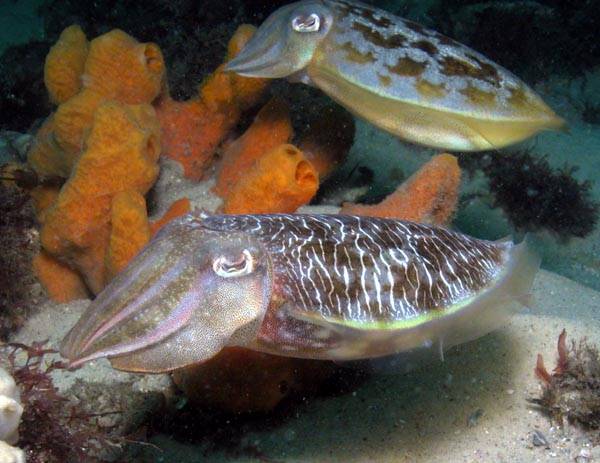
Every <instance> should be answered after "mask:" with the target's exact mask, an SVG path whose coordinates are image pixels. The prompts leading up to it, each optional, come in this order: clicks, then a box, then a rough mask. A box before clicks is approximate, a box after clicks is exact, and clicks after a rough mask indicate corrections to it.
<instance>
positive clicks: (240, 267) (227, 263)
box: [213, 249, 256, 278]
mask: <svg viewBox="0 0 600 463" xmlns="http://www.w3.org/2000/svg"><path fill="white" fill-rule="evenodd" d="M255 267H256V262H255V258H254V256H253V255H252V254H251V253H250V251H248V250H247V249H244V250H243V251H242V253H241V254H240V255H239V256H236V257H232V256H219V257H217V258H216V259H215V260H214V261H213V270H214V272H215V273H216V274H217V275H219V276H220V277H223V278H231V277H239V276H244V275H248V274H250V273H252V272H253V271H254V268H255Z"/></svg>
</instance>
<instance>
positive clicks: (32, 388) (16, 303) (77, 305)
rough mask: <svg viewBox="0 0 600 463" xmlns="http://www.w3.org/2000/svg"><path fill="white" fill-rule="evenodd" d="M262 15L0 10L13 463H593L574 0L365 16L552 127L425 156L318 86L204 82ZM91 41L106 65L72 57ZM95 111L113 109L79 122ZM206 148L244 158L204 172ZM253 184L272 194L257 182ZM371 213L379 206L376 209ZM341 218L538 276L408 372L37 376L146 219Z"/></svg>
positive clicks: (591, 130)
mask: <svg viewBox="0 0 600 463" xmlns="http://www.w3.org/2000/svg"><path fill="white" fill-rule="evenodd" d="M287 3H288V2H286V1H281V0H273V1H267V0H246V1H242V0H233V1H230V2H224V1H216V0H214V1H213V0H195V1H193V0H172V1H163V0H150V1H134V0H97V1H93V2H80V1H75V0H64V1H60V0H28V1H21V0H0V166H2V172H1V174H0V177H1V179H0V336H1V337H2V341H3V342H12V343H21V345H20V346H16V345H13V346H12V347H10V348H8V349H7V351H6V355H4V356H3V357H6V358H5V359H4V358H3V364H4V365H5V366H6V369H7V370H8V371H12V376H13V377H14V379H15V381H16V383H17V385H18V386H19V387H20V388H21V392H20V398H18V399H16V398H15V400H16V401H17V402H20V403H21V404H22V405H23V410H22V413H23V415H22V418H21V425H20V429H19V436H17V437H14V436H13V439H12V440H13V442H9V439H5V440H6V441H7V442H9V443H10V444H14V445H15V446H18V447H20V448H22V449H25V451H26V453H27V456H28V461H34V462H38V461H39V462H44V461H49V462H50V461H144V462H145V461H147V462H154V461H156V462H170V461H183V462H187V461H190V462H195V461H198V462H200V461H264V462H277V461H357V462H363V461H364V462H367V461H377V462H378V461H390V462H391V461H407V462H409V461H494V462H495V461H506V462H512V461H523V462H527V461H577V462H580V463H581V462H590V461H600V450H599V447H598V444H599V443H600V434H598V433H599V431H598V429H599V428H600V366H599V365H600V361H599V360H598V356H597V351H595V350H594V347H592V346H593V345H594V344H596V343H597V342H598V341H599V340H600V331H599V328H600V293H599V292H598V291H600V228H599V226H598V216H599V214H600V40H599V38H600V36H599V34H598V30H599V28H600V1H598V0H573V1H569V2H564V1H554V0H538V1H512V0H510V1H509V0H506V1H502V0H497V1H485V2H483V1H471V0H463V1H457V0H425V1H416V0H415V1H411V0H406V1H400V0H396V1H391V0H387V1H367V2H365V3H367V4H370V5H373V6H376V7H378V8H382V9H385V10H387V11H389V12H391V13H394V14H397V15H398V16H401V17H404V18H407V19H410V20H412V21H415V22H418V23H420V24H422V25H424V26H426V27H428V28H431V29H434V30H436V31H439V32H440V33H442V34H444V35H447V36H449V37H452V38H453V39H455V40H457V41H459V42H461V43H464V44H465V45H468V46H470V47H472V48H474V49H475V50H477V51H478V52H480V53H482V54H483V55H485V56H486V57H487V58H489V59H491V60H492V61H494V62H496V63H498V64H500V65H501V66H503V67H504V68H506V69H508V70H509V71H510V72H512V73H514V74H515V75H516V76H518V77H519V78H521V79H522V80H523V81H524V82H526V83H527V84H528V85H529V86H530V87H531V88H532V89H534V90H535V91H536V92H537V93H538V94H539V95H540V96H541V97H542V99H543V100H544V101H545V102H546V103H547V104H548V105H549V106H550V107H551V108H552V109H553V110H554V111H555V112H556V113H557V114H558V115H559V116H560V117H562V118H563V119H565V120H566V122H567V127H568V128H567V130H565V131H544V132H541V133H539V134H537V135H535V136H534V137H531V138H529V139H527V140H525V141H523V142H520V143H518V144H514V145H512V146H509V147H507V148H501V149H499V150H492V151H484V152H450V154H451V155H449V154H442V153H443V151H444V150H437V149H432V148H426V147H422V146H418V145H415V144H410V143H406V142H403V141H401V140H399V139H398V138H396V137H394V136H393V135H391V134H389V133H387V132H385V131H383V130H381V129H379V128H377V127H375V126H374V125H372V124H370V123H369V122H367V121H365V120H363V119H361V118H357V117H354V116H352V115H351V114H350V113H349V112H348V111H346V110H345V109H344V108H342V107H341V106H339V105H337V104H335V103H333V102H332V100H331V99H330V98H328V97H327V96H326V95H324V94H323V93H322V92H320V91H319V90H318V89H315V88H311V87H308V86H305V85H299V84H294V83H289V82H287V81H286V80H283V79H277V80H275V81H273V82H269V83H266V82H263V81H262V80H261V79H256V82H254V81H246V80H243V79H238V80H235V79H230V78H228V77H226V74H225V73H223V72H222V68H221V67H220V66H221V64H222V63H223V62H224V61H226V60H227V59H229V58H230V57H231V56H234V55H235V54H236V53H238V52H239V50H240V48H241V47H242V46H243V43H245V42H246V41H247V40H248V37H249V36H250V35H251V34H252V33H253V29H252V30H251V29H244V28H240V26H241V25H242V24H251V25H254V26H259V25H260V24H261V23H262V22H263V21H264V19H265V18H266V17H267V16H268V15H269V14H270V13H271V12H273V11H275V10H276V9H277V8H279V7H281V6H283V5H285V4H287ZM74 25H76V26H79V27H71V26H74ZM115 29H119V30H121V31H122V32H119V33H117V34H115V33H114V30H115ZM111 34H112V35H111ZM98 37H104V42H102V43H104V44H105V45H106V48H105V49H103V51H98V54H97V55H96V56H95V59H96V61H95V62H94V63H95V64H90V63H91V53H92V52H91V51H90V50H92V47H91V45H90V44H91V43H92V42H91V41H93V40H94V39H96V38H98ZM97 43H98V44H100V43H101V42H100V41H98V42H97ZM98 49H99V48H98ZM51 50H52V51H51ZM140 50H142V51H140ZM52 53H54V54H55V55H52ZM88 53H89V54H88ZM135 53H143V55H144V57H145V59H146V64H145V67H139V68H138V67H137V66H138V65H139V62H138V60H136V59H133V58H131V56H134V54H135ZM52 56H54V61H52V58H51V57H52ZM135 56H137V55H135ZM86 60H87V61H86ZM129 60H130V61H129ZM48 63H53V65H54V66H55V67H54V68H53V67H52V65H51V64H48ZM116 63H120V64H121V65H123V68H124V69H126V71H123V72H121V71H114V72H113V70H114V69H118V65H117V64H116ZM94 66H95V67H94ZM84 67H85V69H86V73H88V74H89V75H92V74H93V73H97V74H96V76H97V77H98V76H100V77H102V79H99V80H100V81H101V84H100V85H99V88H98V89H95V90H94V92H88V93H87V94H85V91H84V90H81V89H80V88H79V86H78V87H77V88H70V87H69V85H71V84H72V82H79V83H78V84H77V85H80V82H81V81H82V80H84V78H85V77H82V75H83V69H84ZM259 80H261V81H260V82H259ZM49 82H52V83H49ZM107 95H110V96H111V98H114V99H115V101H117V103H115V104H114V105H112V106H110V105H107V106H103V107H102V108H103V110H104V111H105V112H104V113H98V114H97V113H96V112H95V111H97V109H96V108H97V107H99V104H100V103H99V102H100V100H102V101H103V102H104V101H106V100H109V99H110V98H109V96H107ZM127 105H147V106H149V107H151V108H153V109H151V110H150V112H147V111H146V112H145V110H138V109H135V110H133V109H131V108H129V107H127ZM98 111H100V110H98ZM154 111H156V114H155V113H154ZM208 113H210V116H206V114H208ZM51 115H52V116H51ZM92 119H93V120H94V121H104V123H105V126H102V127H101V128H98V129H97V131H96V130H95V129H92ZM94 123H95V122H94ZM98 124H99V123H98ZM98 127H100V125H98ZM94 134H95V136H93V135H94ZM147 134H150V136H149V138H148V135H147ZM88 137H89V138H88ZM136 137H142V138H143V137H147V138H144V140H147V139H148V140H151V142H148V143H149V146H148V147H147V150H146V151H144V150H142V151H139V150H136V148H135V147H133V145H131V146H130V145H128V144H127V143H128V142H129V141H130V140H135V139H137V138H136ZM157 140H160V141H157ZM150 145H152V146H150ZM122 146H127V148H123V150H121V151H119V150H120V149H121V148H120V147H122ZM279 146H285V147H286V149H292V150H293V153H292V154H293V156H295V157H294V158H293V159H294V160H293V161H289V158H288V157H285V159H286V161H285V162H284V161H283V156H284V155H283V154H282V153H283V151H282V150H283V148H282V149H280V150H279V151H277V148H278V147H279ZM94 149H96V150H97V151H98V152H102V154H101V155H99V156H98V157H97V158H95V159H94V160H93V161H90V163H89V164H87V165H86V164H85V163H80V164H79V167H78V169H75V168H74V167H73V166H74V165H75V163H76V159H77V157H78V156H79V154H80V152H82V151H85V150H89V151H90V152H91V151H93V150H94ZM105 152H109V153H113V154H114V156H113V157H110V156H108V155H107V156H104V154H103V153H105ZM228 152H235V153H237V154H235V155H236V156H240V155H239V153H240V152H248V153H254V154H248V155H247V156H254V157H255V159H258V157H259V156H260V155H261V154H264V153H266V152H268V153H269V156H270V157H267V156H265V157H264V161H262V164H261V167H256V168H255V166H251V165H250V164H247V165H233V164H232V165H231V166H229V167H227V162H228V161H227V158H228V154H227V153H228ZM286 152H287V151H286ZM166 153H169V154H166ZM310 153H313V155H314V157H313V158H311V157H310V155H311V154H310ZM315 153H316V154H315ZM232 158H234V156H233V155H232ZM215 159H216V160H217V161H219V162H223V163H225V167H219V169H220V170H215V168H214V166H213V164H212V163H213V162H216V161H215ZM307 159H308V161H310V163H309V164H311V167H310V169H309V168H307V167H306V165H307V164H306V160H307ZM288 164H289V166H288ZM275 165H277V166H279V167H280V168H281V169H282V172H283V173H282V174H281V177H278V178H284V179H285V180H281V181H280V183H278V184H277V185H278V187H281V188H282V191H285V195H286V196H285V198H286V200H285V201H280V200H279V199H278V198H279V197H273V195H270V194H269V191H267V190H268V189H269V188H270V187H265V186H264V185H265V184H268V185H272V183H264V182H267V180H265V178H267V177H268V175H269V172H271V171H272V169H273V166H275ZM240 166H241V167H240ZM251 167H252V169H253V170H251V169H250V168H251ZM285 169H289V171H288V170H285ZM306 169H308V170H306ZM311 169H313V170H311ZM76 170H78V172H77V175H78V176H77V177H76V175H75V174H74V172H75V171H76ZM255 170H256V171H257V172H255ZM223 172H225V173H223ZM290 172H292V173H291V174H290ZM285 175H288V176H290V175H291V177H289V178H288V177H285ZM274 176H275V175H274V174H273V177H274ZM67 179H68V181H69V183H70V184H71V185H74V186H73V187H72V188H71V190H72V191H71V190H70V191H66V190H67V189H66V188H63V186H64V185H66V183H65V182H66V181H67ZM290 179H291V180H290ZM268 181H270V182H272V181H273V180H272V179H271V177H268ZM261 182H263V183H261ZM124 185H125V186H124ZM234 187H237V188H234ZM244 188H245V189H244ZM61 189H62V190H61ZM257 191H258V193H257ZM63 192H64V193H63ZM126 192H127V194H124V193H126ZM67 193H68V195H67ZM282 194H283V193H282ZM391 194H396V195H398V196H397V197H398V198H399V202H400V204H401V206H400V209H401V210H402V212H401V213H400V212H398V211H397V210H396V211H395V212H393V211H392V212H390V210H391V209H389V207H397V206H389V204H388V205H387V206H386V203H384V201H383V200H384V198H386V197H389V196H388V195H391ZM59 195H62V196H59ZM396 204H397V203H396ZM57 205H58V206H57ZM258 205H260V207H258ZM363 205H368V206H373V207H374V208H378V209H372V210H371V211H372V213H373V214H394V213H396V214H401V215H402V217H404V218H408V219H411V220H416V221H429V222H430V223H436V224H445V225H448V226H451V227H452V228H454V229H456V230H459V231H460V232H462V233H465V234H468V235H471V236H474V237H477V238H483V239H489V240H498V239H502V238H504V237H507V236H512V237H514V238H516V239H517V240H521V239H522V238H523V237H524V236H525V235H526V234H529V236H530V238H529V239H530V241H531V242H532V245H533V247H534V249H535V250H536V252H538V253H539V255H540V256H541V257H542V264H541V268H542V269H543V270H542V271H541V272H540V274H539V276H538V279H537V280H536V283H535V285H534V289H533V291H532V292H533V302H532V303H530V304H528V306H529V307H528V308H526V309H525V310H524V312H522V313H520V314H519V315H517V316H515V317H514V320H512V321H511V322H510V324H509V325H508V327H506V328H504V329H502V330H500V331H497V332H494V333H492V334H490V335H488V336H486V337H484V338H482V339H480V340H477V341H474V342H471V343H468V344H466V345H462V346H458V347H456V348H453V349H452V350H450V351H449V352H448V353H446V356H445V359H444V361H443V362H441V361H439V359H438V358H437V357H436V359H435V360H431V361H429V362H424V364H423V365H422V364H421V363H419V362H418V361H417V362H416V364H417V366H414V365H413V359H412V358H411V359H409V360H405V359H404V358H400V359H395V360H392V361H389V362H387V361H382V362H377V361H374V362H367V364H364V365H359V366H356V365H353V366H351V367H348V366H347V365H341V366H340V365H338V364H335V363H333V362H323V363H318V364H315V363H313V362H310V361H305V360H297V359H294V360H289V359H280V358H278V357H272V356H267V355H266V354H248V353H245V352H239V351H232V352H227V353H226V354H224V355H220V357H219V358H218V359H217V360H216V362H212V363H210V364H208V365H205V366H204V367H202V368H200V371H195V372H194V371H191V372H181V373H177V372H176V373H175V374H174V375H173V377H171V376H170V375H155V376H153V375H148V376H144V375H136V374H128V373H123V372H118V371H116V370H112V369H111V368H110V367H109V365H108V363H106V362H104V363H102V362H97V363H96V362H94V364H93V365H88V366H86V367H84V368H82V369H80V370H77V371H74V372H69V371H66V370H64V369H62V367H61V365H60V364H56V365H55V364H54V363H49V362H53V361H58V360H59V358H58V356H57V355H56V354H55V353H54V352H45V351H44V350H43V349H44V348H49V349H55V348H56V347H57V345H58V343H59V341H60V339H61V338H62V337H63V336H64V334H65V333H66V331H68V330H69V329H70V327H71V326H72V325H73V324H74V323H75V321H76V320H77V318H78V316H79V314H80V313H81V311H82V310H83V309H84V308H85V307H86V306H87V300H89V298H91V297H93V296H94V295H96V294H98V293H99V292H100V291H101V289H102V288H103V287H104V285H105V284H106V282H107V281H109V280H110V278H112V277H114V276H115V275H116V274H118V273H119V272H120V271H121V270H122V269H123V268H125V267H126V265H127V262H128V261H129V259H130V258H132V257H133V256H134V255H135V254H136V253H137V251H138V250H139V249H141V247H143V245H144V244H145V243H146V242H148V240H149V239H150V238H151V237H152V236H153V235H154V234H155V233H156V232H157V231H158V230H159V229H160V228H161V227H162V226H163V225H164V224H165V223H167V222H168V221H169V220H171V219H172V218H174V217H177V216H180V215H182V214H184V213H186V212H189V211H190V210H193V209H194V208H197V207H201V208H204V209H207V210H209V211H214V210H217V209H218V208H221V209H220V210H224V211H225V212H228V213H255V212H270V211H271V210H272V211H273V212H279V211H281V212H294V211H295V210H297V209H298V208H299V207H300V208H302V209H300V210H301V211H312V210H318V211H321V210H323V211H325V212H338V211H339V210H340V207H342V209H341V210H342V212H344V211H353V209H352V208H353V207H355V206H356V207H358V209H354V211H355V213H359V214H363V213H364V214H367V213H368V212H367V211H368V209H364V208H363V209H361V207H363ZM63 206H64V207H63ZM53 208H54V209H53ZM270 208H271V209H270ZM311 208H313V209H311ZM344 208H345V209H344ZM57 210H60V211H59V212H56V211H57ZM49 211H50V212H49ZM53 211H54V212H53ZM50 235H52V236H53V237H55V238H54V239H51V238H46V239H45V240H44V236H46V237H49V236H50ZM40 237H41V241H40ZM101 242H102V243H104V244H102V245H100V244H99V243H101ZM65 243H67V244H65ZM57 256H59V257H58V258H57ZM65 262H68V264H65ZM563 329H566V332H567V336H568V337H567V342H566V344H565V341H564V337H563V338H562V344H561V342H559V341H558V339H559V335H560V334H561V332H562V331H563ZM584 338H587V341H580V340H582V339H584ZM572 340H576V341H574V344H573V346H571V341H572ZM42 341H49V343H48V344H38V343H41V342H42ZM557 342H558V354H557ZM565 345H566V346H568V348H567V347H565ZM565 349H566V350H568V353H567V352H566V350H565ZM561 352H562V353H561ZM538 353H541V354H543V358H544V359H545V360H546V365H547V366H548V370H549V371H552V372H553V373H552V375H550V374H549V373H547V371H546V370H545V367H544V366H543V364H542V365H541V367H540V364H539V363H536V362H538V358H537V354H538ZM436 355H437V352H436ZM557 355H558V363H557V366H556V370H552V369H553V368H554V367H553V365H554V359H555V357H557ZM565 356H570V357H569V358H570V359H571V361H570V364H569V362H566V361H564V362H563V360H564V358H567V357H565ZM27 358H28V359H30V360H29V363H27V361H26V360H25V359H27ZM561 362H563V363H561ZM567 364H569V367H568V368H567V366H566V365H567ZM49 365H50V366H49ZM407 365H408V366H407ZM534 368H535V369H536V373H535V374H534ZM544 371H545V372H546V375H547V376H544ZM536 375H537V376H536ZM556 375H558V376H556ZM561 375H562V376H561ZM567 376H568V378H569V379H568V380H567V379H565V378H566V377H567ZM173 380H174V383H173ZM54 387H56V388H57V389H56V391H55V392H52V394H47V393H46V392H44V391H47V390H48V389H52V390H53V388H54ZM573 390H575V391H579V392H577V393H576V394H575V393H573V392H572V391H573ZM63 404H68V405H63ZM568 411H570V412H571V414H569V412H568ZM73 417H75V418H73ZM1 421H2V419H1V418H0V422H1ZM17 422H18V420H17ZM41 423H43V425H42V424H41ZM559 424H562V426H559ZM46 430H47V431H46ZM0 455H1V452H0ZM442 459H443V460H442ZM0 461H3V460H1V459H0ZM6 461H10V460H6ZM15 461H17V460H15Z"/></svg>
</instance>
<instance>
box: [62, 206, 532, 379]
mask: <svg viewBox="0 0 600 463" xmlns="http://www.w3.org/2000/svg"><path fill="white" fill-rule="evenodd" d="M538 265H539V260H538V259H537V258H536V257H535V256H534V255H532V253H531V252H530V251H529V250H528V248H527V247H526V244H525V242H523V243H520V244H518V245H516V244H514V243H512V242H511V241H507V240H505V241H499V242H491V241H485V240H480V239H475V238H471V237H469V236H466V235H463V234H460V233H457V232H454V231H449V230H447V229H444V228H436V227H433V226H428V225H423V224H418V223H413V222H407V221H402V220H392V219H383V218H373V217H359V216H343V215H302V214H298V215H285V214H273V215H213V216H209V215H205V214H196V213H192V214H188V215H186V216H183V217H181V218H179V219H176V220H174V221H173V222H171V223H170V224H169V225H167V226H166V227H164V228H163V229H162V230H161V231H160V232H159V233H158V234H157V235H156V236H155V237H154V238H153V239H152V241H151V242H150V243H149V244H148V246H147V247H146V248H144V249H143V250H142V252H141V253H140V254H138V256H136V257H135V258H134V260H133V261H132V263H131V264H130V265H129V266H128V267H127V268H126V269H125V270H124V271H123V272H122V273H120V274H119V275H118V276H117V277H116V278H115V279H114V280H113V281H112V282H111V283H110V284H109V285H108V286H107V287H106V288H105V289H104V291H102V292H101V293H100V294H99V295H98V297H97V298H96V299H95V300H94V301H93V302H92V303H91V304H90V306H89V307H88V308H87V310H86V311H85V313H84V314H83V316H82V317H81V319H80V320H79V321H78V323H77V324H76V325H75V327H74V328H73V329H72V330H71V331H70V332H69V334H68V335H67V336H66V338H65V339H64V341H63V344H62V347H61V353H62V355H63V356H64V357H66V358H68V359H69V360H70V365H71V366H72V367H76V366H78V365H81V364H82V363H84V362H87V361H89V360H93V359H97V358H101V357H108V358H109V360H110V361H111V363H112V365H113V366H114V367H115V368H118V369H123V370H128V371H138V372H162V371H170V370H173V369H176V368H180V367H184V366H186V365H190V364H194V363H196V362H203V361H206V360H208V359H210V358H211V357H213V356H214V355H216V354H217V353H218V352H219V351H220V350H221V349H222V348H224V347H225V346H242V347H245V348H248V349H253V350H256V351H260V352H267V353H271V354H277V355H283V356H291V357H300V358H312V359H330V360H340V361H344V360H354V359H364V358H375V357H380V356H385V355H388V354H393V353H399V352H407V351H411V350H414V349H419V348H423V347H425V348H429V347H431V348H440V349H443V348H446V347H449V346H452V345H455V344H457V343H461V342H464V341H467V340H470V339H474V338H476V337H478V336H481V335H483V334H485V333H488V332H489V331H491V330H493V329H495V328H497V327H498V326H499V325H500V324H502V323H503V322H504V321H505V320H506V318H507V316H508V315H509V314H510V313H511V311H512V310H513V309H514V306H515V304H514V303H513V302H514V300H519V299H520V298H521V297H523V296H525V295H527V294H528V293H529V291H530V288H531V285H532V281H533V278H534V276H535V273H536V271H537V268H538Z"/></svg>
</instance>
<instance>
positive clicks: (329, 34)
mask: <svg viewBox="0 0 600 463" xmlns="http://www.w3.org/2000/svg"><path fill="white" fill-rule="evenodd" d="M226 70H229V71H232V72H236V73H239V74H241V75H245V76H252V77H263V78H264V77H266V78H281V77H288V78H290V79H291V80H294V81H300V82H304V83H306V84H309V85H314V86H316V87H318V88H320V89H321V90H323V91H324V92H325V93H327V94H328V95H329V96H330V97H331V98H333V99H334V100H336V101H337V102H338V103H340V104H342V105H343V106H345V107H346V108H348V109H349V110H351V111H353V112H354V113H355V114H356V115H358V116H361V117H363V118H365V119H367V120H368V121H370V122H371V123H373V124H375V125H377V126H378V127H381V128H383V129H385V130H387V131H389V132H391V133H393V134H395V135H397V136H399V137H401V138H404V139H406V140H409V141H413V142H416V143H420V144H424V145H428V146H433V147H437V148H442V149H455V150H465V151H474V150H483V149H492V148H499V147H502V146H506V145H509V144H511V143H515V142H518V141H520V140H523V139H525V138H527V137H529V136H531V135H534V134H535V133H537V132H539V131H540V130H545V129H557V128H560V127H562V126H563V125H564V121H563V120H562V119H561V118H559V117H558V116H556V114H555V113H554V112H553V111H552V109H550V108H549V107H548V106H547V105H546V104H545V103H544V102H543V101H542V100H541V98H540V97H539V96H537V95H536V94H535V92H533V91H532V90H531V89H530V88H529V87H528V86H527V85H526V84H525V83H523V82H522V81H521V80H520V79H518V78H517V77H515V76H514V75H513V74H511V73H510V72H509V71H507V70H506V69H504V68H502V67H501V66H499V65H497V64H495V63H494V62H492V61H490V60H489V59H487V58H486V57H485V56H483V55H481V54H480V53H477V52H476V51H475V50H472V49H470V48H468V47H466V46H465V45H462V44H460V43H458V42H456V41H454V40H452V39H450V38H448V37H445V36H443V35H441V34H439V33H437V32H435V31H432V30H429V29H426V28H424V27H423V26H421V25H419V24H417V23H414V22H411V21H408V20H406V19H402V18H399V17H397V16H394V15H392V14H390V13H388V12H386V11H384V10H380V9H377V8H374V7H371V6H368V5H364V4H361V3H358V2H350V1H347V0H304V1H301V2H297V3H292V4H290V5H286V6H284V7H282V8H280V9H279V10H277V11H275V12H274V13H273V14H272V15H271V16H270V17H269V18H268V19H267V20H266V21H265V22H264V23H263V24H262V25H261V27H260V28H259V30H258V31H257V33H256V35H255V36H254V37H253V38H252V39H251V40H250V42H249V43H248V44H247V45H246V47H245V48H244V49H243V50H242V52H241V53H240V54H239V55H238V56H237V57H236V58H235V59H233V60H232V61H231V62H229V63H228V64H227V67H226Z"/></svg>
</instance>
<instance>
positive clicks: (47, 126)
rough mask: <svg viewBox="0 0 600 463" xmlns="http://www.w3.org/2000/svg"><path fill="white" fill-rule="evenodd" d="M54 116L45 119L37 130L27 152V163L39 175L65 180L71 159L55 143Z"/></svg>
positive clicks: (68, 172) (69, 169)
mask: <svg viewBox="0 0 600 463" xmlns="http://www.w3.org/2000/svg"><path fill="white" fill-rule="evenodd" d="M54 129H55V123H54V115H51V116H49V117H47V118H46V120H45V121H44V123H43V124H42V126H41V127H40V128H39V130H38V132H37V134H36V135H35V139H34V141H33V144H32V145H31V148H30V149H29V152H28V153H27V163H28V164H29V166H31V168H32V169H33V170H35V171H36V172H37V173H38V174H40V175H56V176H59V177H64V178H67V177H68V176H69V174H70V173H71V168H72V164H73V157H72V156H71V155H68V154H66V153H65V151H64V150H63V149H62V148H61V147H60V145H59V144H58V143H57V142H56V136H55V130H54Z"/></svg>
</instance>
